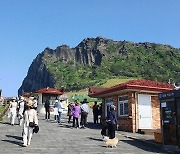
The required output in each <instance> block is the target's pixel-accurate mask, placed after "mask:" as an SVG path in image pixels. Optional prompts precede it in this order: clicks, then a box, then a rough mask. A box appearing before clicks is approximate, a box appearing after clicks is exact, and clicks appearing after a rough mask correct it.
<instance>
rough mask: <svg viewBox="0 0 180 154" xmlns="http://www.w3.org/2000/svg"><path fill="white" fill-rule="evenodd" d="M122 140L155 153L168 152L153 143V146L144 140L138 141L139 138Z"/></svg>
mask: <svg viewBox="0 0 180 154" xmlns="http://www.w3.org/2000/svg"><path fill="white" fill-rule="evenodd" d="M120 141H121V142H125V143H127V144H130V145H133V146H135V147H137V148H140V149H142V150H144V151H149V152H153V153H162V152H163V153H167V152H165V151H164V150H162V149H158V147H155V146H153V145H152V147H151V146H149V144H147V143H144V142H142V141H138V140H120Z"/></svg>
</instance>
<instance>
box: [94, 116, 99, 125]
mask: <svg viewBox="0 0 180 154" xmlns="http://www.w3.org/2000/svg"><path fill="white" fill-rule="evenodd" d="M94 124H98V114H94Z"/></svg>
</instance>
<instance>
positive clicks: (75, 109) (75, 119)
mask: <svg viewBox="0 0 180 154" xmlns="http://www.w3.org/2000/svg"><path fill="white" fill-rule="evenodd" d="M80 114H81V108H80V105H79V102H77V101H75V105H73V108H72V116H73V127H75V128H79V116H80Z"/></svg>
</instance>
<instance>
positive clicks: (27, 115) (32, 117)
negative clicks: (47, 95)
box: [23, 100, 38, 147]
mask: <svg viewBox="0 0 180 154" xmlns="http://www.w3.org/2000/svg"><path fill="white" fill-rule="evenodd" d="M35 125H38V118H37V111H36V110H35V109H34V108H33V101H32V100H29V101H28V103H27V110H26V111H25V112H24V127H23V146H25V147H26V146H28V145H30V143H31V138H32V134H33V128H34V126H35Z"/></svg>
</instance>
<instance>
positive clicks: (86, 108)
mask: <svg viewBox="0 0 180 154" xmlns="http://www.w3.org/2000/svg"><path fill="white" fill-rule="evenodd" d="M87 103H89V102H88V101H87V99H86V98H85V99H84V100H83V102H82V105H81V128H85V126H86V124H87V117H88V113H89V106H88V105H87Z"/></svg>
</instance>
